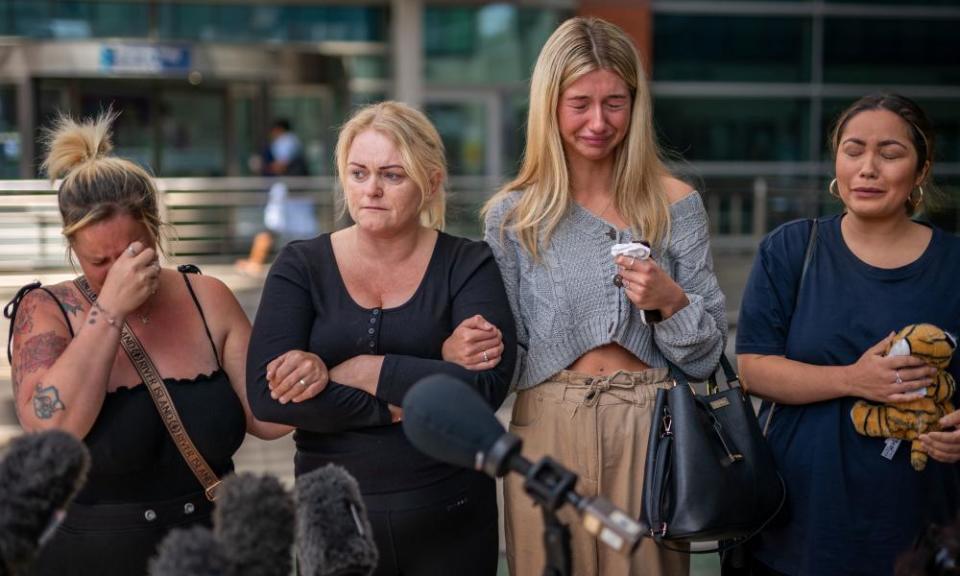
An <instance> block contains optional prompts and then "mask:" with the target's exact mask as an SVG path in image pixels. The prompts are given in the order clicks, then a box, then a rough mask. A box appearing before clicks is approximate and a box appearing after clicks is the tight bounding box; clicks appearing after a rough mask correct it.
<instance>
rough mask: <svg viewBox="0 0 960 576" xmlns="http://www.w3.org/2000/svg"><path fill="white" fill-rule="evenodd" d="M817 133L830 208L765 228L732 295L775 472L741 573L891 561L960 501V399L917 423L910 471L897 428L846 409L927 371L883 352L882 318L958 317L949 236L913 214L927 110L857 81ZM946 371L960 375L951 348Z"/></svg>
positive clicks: (938, 321)
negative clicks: (825, 150)
mask: <svg viewBox="0 0 960 576" xmlns="http://www.w3.org/2000/svg"><path fill="white" fill-rule="evenodd" d="M830 142H831V152H832V153H833V155H834V158H835V164H834V167H835V170H836V178H835V179H834V180H833V181H831V182H830V185H829V189H830V193H831V194H833V195H835V196H837V197H838V198H839V199H840V201H841V202H842V203H843V206H844V211H843V213H842V214H839V215H835V216H829V217H825V218H821V219H819V220H818V221H817V226H816V228H814V227H813V226H812V225H811V223H810V222H809V221H796V222H790V223H787V224H784V225H783V226H781V227H779V228H777V229H776V230H774V231H773V232H771V233H770V234H769V235H768V236H767V237H766V238H765V239H764V240H763V242H762V244H761V245H760V249H759V252H758V254H757V258H756V261H755V263H754V267H753V271H752V272H751V275H750V279H749V281H748V283H747V287H746V290H745V292H744V296H743V304H742V306H741V308H740V321H739V324H738V332H737V354H738V360H739V365H740V374H741V376H742V378H743V381H744V384H745V385H746V386H747V387H748V388H749V390H750V391H751V392H752V393H754V394H756V395H758V396H760V397H762V398H764V399H766V400H768V401H772V402H775V403H776V405H775V407H773V408H771V404H770V402H766V403H765V404H764V407H763V409H762V410H761V415H760V419H761V423H762V424H766V422H767V421H768V419H769V422H770V426H769V432H768V439H769V441H770V445H771V446H772V448H773V451H774V455H775V457H776V459H777V463H778V465H779V467H780V470H781V473H782V474H783V476H784V478H785V480H786V483H787V504H786V507H785V509H784V511H783V513H782V514H781V515H780V517H779V518H778V519H777V520H776V521H775V522H774V524H773V525H771V526H770V527H768V528H767V529H766V530H765V531H764V532H763V533H762V534H761V535H760V537H759V539H758V541H757V543H756V545H755V550H754V552H753V569H754V574H790V575H796V574H811V575H813V574H815V575H818V576H819V575H822V574H870V575H877V574H891V573H892V571H893V566H894V559H895V558H896V556H897V554H899V553H900V552H902V551H904V550H905V549H907V548H908V547H909V546H910V543H911V542H912V541H913V540H914V539H915V538H916V537H917V536H918V535H919V534H921V533H922V532H923V530H924V529H925V527H926V526H927V525H928V524H929V523H931V522H935V521H944V520H948V519H950V518H952V517H953V516H954V514H955V512H956V510H957V506H958V504H960V468H958V467H957V465H956V462H957V461H958V460H960V431H957V429H956V427H957V425H958V424H960V412H953V413H951V414H947V415H946V416H944V417H943V418H942V419H941V420H940V422H939V424H940V426H942V428H943V429H942V430H941V431H937V432H930V433H927V434H924V435H922V436H921V440H922V445H923V450H924V451H925V452H926V453H927V454H928V455H929V457H930V461H929V463H928V464H927V467H926V469H925V470H923V471H921V472H917V471H915V470H914V469H913V468H912V467H911V465H910V447H909V445H908V444H907V443H904V444H903V445H900V446H898V445H897V444H896V443H894V442H891V441H886V440H885V439H884V438H871V437H867V436H862V435H860V434H858V433H857V432H856V431H855V429H854V425H853V423H852V421H851V416H850V414H851V408H852V406H853V405H854V403H855V402H856V401H857V400H859V399H865V400H868V401H871V402H875V403H880V404H882V403H890V402H903V401H907V400H910V399H911V396H910V393H911V392H913V391H915V390H918V389H922V388H924V387H925V386H927V385H928V384H930V382H931V375H932V374H933V370H934V369H933V368H930V367H928V366H926V365H925V363H924V361H923V360H921V359H920V358H916V357H913V356H894V355H889V356H888V355H885V350H886V349H887V347H888V345H889V344H890V342H891V340H892V337H893V333H894V332H896V331H899V330H900V329H901V328H904V327H905V326H907V325H909V324H915V323H921V322H925V323H930V324H935V325H937V326H940V327H941V328H943V329H944V330H946V331H948V332H951V333H953V334H957V333H958V332H960V290H957V286H956V281H957V278H960V239H958V238H957V237H956V236H954V235H951V234H947V233H944V232H943V231H941V230H939V229H938V228H936V227H934V226H931V225H929V224H927V223H924V222H920V221H918V220H915V219H913V218H912V216H913V215H914V214H915V212H916V211H918V210H919V209H921V208H922V207H923V205H924V199H925V197H927V196H929V194H930V188H931V186H932V184H931V177H930V175H931V170H932V168H933V158H934V137H933V131H932V129H931V127H930V122H929V121H928V119H927V117H926V116H925V114H924V113H923V111H922V110H921V109H920V108H919V107H918V106H917V105H916V103H914V102H913V101H911V100H909V99H908V98H905V97H903V96H899V95H895V94H879V95H874V96H867V97H864V98H861V99H860V100H858V101H857V102H855V103H854V104H853V105H852V106H850V107H849V108H848V109H847V110H846V111H845V112H844V113H843V114H842V115H841V116H840V118H839V120H838V121H837V123H836V127H835V128H834V130H833V133H832V137H831V141H830ZM813 234H816V236H814V237H813V242H811V237H812V235H813ZM808 246H809V247H811V249H812V252H810V258H809V261H808V262H809V263H808V264H807V265H806V272H805V274H804V273H802V271H803V269H804V267H805V266H804V260H805V254H806V252H807V249H808ZM801 278H802V280H801ZM948 370H949V371H950V372H951V373H952V374H953V375H954V377H955V378H956V377H960V364H958V361H957V359H956V358H954V360H953V362H952V363H951V364H950V366H949V368H948ZM771 410H772V412H771Z"/></svg>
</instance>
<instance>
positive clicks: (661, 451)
mask: <svg viewBox="0 0 960 576" xmlns="http://www.w3.org/2000/svg"><path fill="white" fill-rule="evenodd" d="M720 365H721V367H722V368H723V372H724V375H725V377H726V380H727V389H725V390H719V389H718V387H717V386H713V387H712V388H715V389H716V390H715V391H712V392H708V393H707V394H705V395H698V394H696V391H695V390H694V388H693V387H692V386H691V385H690V382H689V381H688V380H687V377H686V376H685V375H684V374H683V372H681V371H680V370H679V369H677V367H676V366H673V365H670V372H671V377H672V378H673V379H674V386H673V387H671V388H668V389H660V390H658V391H657V396H656V404H655V407H654V416H653V425H652V426H651V428H650V441H649V444H648V447H647V461H646V467H645V473H644V479H643V502H642V513H641V518H640V520H641V523H644V524H645V525H646V527H647V528H648V530H649V535H650V536H651V537H652V538H653V539H654V540H656V541H657V542H658V543H659V544H660V545H662V546H665V547H667V548H673V549H679V550H682V551H686V550H685V547H676V548H674V547H673V546H670V545H669V543H671V542H676V543H690V542H699V541H721V540H722V541H725V543H724V544H723V545H721V547H719V548H714V549H711V550H700V551H698V553H708V552H709V553H712V552H717V551H723V550H725V549H729V548H732V547H734V546H736V545H738V544H741V543H742V542H744V541H745V540H746V539H748V538H750V537H752V536H753V535H755V534H757V533H758V532H759V531H760V530H761V529H762V528H763V527H764V526H766V524H767V523H768V522H769V521H770V520H772V519H773V517H774V516H776V515H777V513H778V512H779V511H780V509H781V508H782V506H783V503H784V500H785V499H786V487H785V485H784V482H783V478H781V476H780V474H779V473H778V472H777V469H776V464H775V462H774V459H773V454H772V453H771V451H770V448H769V446H768V445H767V442H766V439H765V438H764V437H763V434H762V432H761V431H760V426H759V423H758V421H757V416H756V414H755V413H754V411H753V406H752V404H751V402H750V399H749V397H748V396H747V395H746V394H744V393H743V391H742V389H741V388H740V385H739V378H738V377H737V375H736V372H734V370H733V367H732V366H731V365H730V362H729V361H728V360H727V359H726V357H725V356H723V355H721V357H720Z"/></svg>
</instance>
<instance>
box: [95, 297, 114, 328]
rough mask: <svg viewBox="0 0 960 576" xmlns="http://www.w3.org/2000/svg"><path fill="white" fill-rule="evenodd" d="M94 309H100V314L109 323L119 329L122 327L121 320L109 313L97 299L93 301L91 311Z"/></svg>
mask: <svg viewBox="0 0 960 576" xmlns="http://www.w3.org/2000/svg"><path fill="white" fill-rule="evenodd" d="M93 311H99V312H100V315H101V316H103V319H104V320H106V321H107V324H109V325H111V326H113V327H114V328H116V329H117V330H120V329H121V322H119V321H118V320H117V319H116V318H115V317H114V316H111V315H110V314H108V313H107V311H106V310H104V309H103V306H101V305H100V303H99V302H97V301H96V300H94V301H93V307H92V310H91V312H93Z"/></svg>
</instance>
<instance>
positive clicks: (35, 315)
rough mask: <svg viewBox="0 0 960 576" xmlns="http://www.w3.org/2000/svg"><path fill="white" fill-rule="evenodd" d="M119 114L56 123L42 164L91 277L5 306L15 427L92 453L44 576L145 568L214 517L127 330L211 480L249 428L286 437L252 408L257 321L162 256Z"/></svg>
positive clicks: (151, 189)
mask: <svg viewBox="0 0 960 576" xmlns="http://www.w3.org/2000/svg"><path fill="white" fill-rule="evenodd" d="M113 119H114V116H112V115H104V116H101V117H100V118H98V119H97V120H95V121H93V120H91V121H86V122H83V123H78V122H75V121H73V120H70V119H68V118H63V119H61V121H60V122H59V123H58V124H57V126H55V127H54V129H53V130H52V131H51V132H50V141H49V153H48V155H47V158H46V161H45V162H44V168H45V169H46V171H47V173H48V174H49V175H50V177H51V178H62V181H61V183H60V188H59V191H58V194H57V201H58V203H59V208H60V214H61V216H62V218H63V235H64V236H65V237H66V239H67V241H68V242H69V248H70V251H71V252H72V253H73V255H74V256H75V257H76V262H77V263H78V264H79V266H80V269H81V271H82V272H83V275H82V276H81V277H80V278H78V279H76V280H74V281H67V282H61V283H60V284H54V285H51V286H44V287H40V286H39V285H38V284H32V285H29V286H26V287H24V288H23V289H22V290H21V291H20V293H19V294H18V295H17V298H16V299H15V300H14V302H13V303H12V304H11V306H10V307H8V309H7V310H8V311H9V316H8V317H9V318H10V319H11V322H12V326H11V345H12V354H11V367H12V373H13V378H12V380H13V392H14V398H15V406H16V410H17V417H18V418H19V420H20V424H21V425H22V426H23V428H24V430H26V431H28V432H33V431H39V430H49V429H53V428H56V429H60V430H65V431H67V432H70V433H71V434H74V435H75V436H77V437H78V438H82V439H83V441H84V443H85V444H86V445H87V447H88V448H89V449H90V453H91V456H92V467H91V469H90V473H89V476H88V478H87V481H86V484H85V485H84V486H83V488H82V489H81V491H80V493H79V494H78V495H77V497H76V500H75V501H74V503H73V504H72V505H71V507H70V509H69V511H68V513H67V516H66V519H65V521H64V522H63V524H62V525H61V526H60V527H59V528H58V530H57V531H56V534H55V535H54V537H53V539H52V540H51V541H50V542H49V543H48V544H47V545H46V546H44V547H43V549H42V550H41V553H40V556H39V558H38V560H37V563H36V567H35V573H36V574H43V575H46V574H50V575H53V574H56V575H59V576H69V575H72V574H76V575H88V574H98V575H106V576H109V575H114V574H115V575H118V576H119V575H124V576H129V575H137V574H145V573H146V571H147V560H148V559H149V558H150V557H151V556H153V554H154V551H155V548H156V546H157V544H158V543H159V542H160V540H161V539H162V538H163V537H164V536H165V535H166V533H167V532H168V531H169V530H170V529H171V528H173V527H182V526H189V525H192V524H197V523H205V524H209V522H210V514H211V512H212V509H213V504H212V503H211V502H210V498H211V497H212V496H213V492H212V491H209V492H207V491H205V488H207V486H205V485H204V484H202V483H201V481H200V480H199V479H198V476H197V475H195V473H194V471H193V469H192V467H191V466H190V465H188V463H187V461H186V459H185V457H184V456H183V455H181V452H180V449H179V447H178V445H177V443H176V442H175V441H174V440H173V438H172V437H171V435H170V434H169V433H168V432H167V428H166V424H167V422H165V419H164V418H162V417H161V414H160V412H159V411H158V409H157V407H156V406H155V405H154V399H152V398H151V396H152V394H153V392H151V391H148V387H147V383H145V382H144V379H143V377H142V376H141V373H140V370H139V369H138V368H137V367H136V366H135V365H134V364H133V362H132V361H131V359H130V357H128V353H127V352H126V351H125V349H124V345H123V344H121V332H124V333H127V334H130V335H132V337H133V338H135V339H138V340H139V341H140V343H141V345H142V350H143V352H144V353H145V354H146V355H147V356H148V357H149V358H150V359H151V360H152V363H153V364H154V365H155V367H156V376H157V377H158V378H162V384H160V387H161V388H162V389H164V390H166V393H167V394H168V399H169V400H170V402H171V403H172V405H173V406H174V407H175V409H176V411H178V412H179V416H180V419H181V422H182V426H183V429H185V430H186V433H187V435H189V437H190V439H191V440H192V442H193V444H194V445H195V449H196V451H197V453H198V454H199V456H200V457H201V458H202V459H204V460H205V461H206V462H207V465H208V469H209V470H210V471H211V472H212V474H213V475H214V476H213V477H207V479H209V480H213V479H215V478H216V477H222V476H223V475H224V474H228V473H229V472H231V471H232V470H233V461H232V459H231V458H232V456H233V454H234V452H236V451H237V449H238V448H239V447H240V443H241V442H243V438H244V433H245V432H250V433H251V434H254V435H256V436H259V437H261V438H276V437H278V436H281V435H283V434H286V433H287V432H289V431H290V430H291V429H290V428H289V427H286V426H280V425H276V424H268V423H264V422H259V421H257V420H256V419H254V418H253V416H252V415H251V413H250V409H249V407H248V405H247V399H246V387H245V385H244V377H245V374H244V359H245V358H246V351H247V342H248V339H249V335H250V321H249V320H248V319H247V316H246V314H245V313H244V311H243V309H242V308H241V307H240V304H239V303H238V302H237V299H236V298H234V296H233V294H232V293H231V292H230V290H229V289H228V288H227V287H226V285H224V284H223V283H222V282H220V281H219V280H216V279H215V278H212V277H210V276H201V275H199V274H188V273H186V272H185V271H184V272H181V271H178V270H168V269H165V268H163V267H162V266H161V265H160V262H159V259H158V257H159V253H160V251H161V249H162V237H163V234H162V232H163V229H164V223H163V221H162V220H161V218H160V212H159V209H158V201H159V198H158V194H157V189H156V186H155V185H154V182H153V178H151V177H150V175H149V174H148V173H147V172H146V171H145V170H144V169H143V168H141V167H140V166H137V165H136V164H134V163H133V162H130V161H129V160H125V159H123V158H118V157H116V156H113V155H111V154H110V149H111V143H110V138H109V135H110V134H109V132H110V125H111V123H112V121H113ZM85 293H86V294H89V295H90V297H91V298H92V301H90V300H88V297H87V296H86V295H85ZM138 364H139V363H138ZM205 492H206V493H205Z"/></svg>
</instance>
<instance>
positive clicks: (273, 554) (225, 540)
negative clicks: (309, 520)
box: [213, 472, 295, 576]
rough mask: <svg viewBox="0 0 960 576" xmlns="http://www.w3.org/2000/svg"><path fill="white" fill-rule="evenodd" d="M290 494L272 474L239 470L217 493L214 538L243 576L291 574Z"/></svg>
mask: <svg viewBox="0 0 960 576" xmlns="http://www.w3.org/2000/svg"><path fill="white" fill-rule="evenodd" d="M294 517H295V512H294V505H293V498H292V497H291V495H290V493H289V492H288V491H287V489H286V488H284V486H283V484H281V483H280V480H279V479H277V478H276V477H275V476H269V475H264V476H259V475H256V474H251V473H249V472H244V473H241V474H235V475H231V476H229V477H228V478H227V479H226V480H224V482H223V484H222V485H221V488H220V490H219V491H218V497H217V506H216V508H215V509H214V511H213V536H214V538H215V539H216V540H217V541H218V542H219V543H220V545H221V546H222V548H223V551H224V553H225V554H226V556H227V558H229V559H230V561H231V562H232V563H233V564H234V565H236V566H239V567H241V569H240V571H239V572H238V573H239V574H243V575H244V576H288V575H289V574H291V573H292V572H293V557H292V555H291V553H290V550H291V548H292V546H293V526H294Z"/></svg>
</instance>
